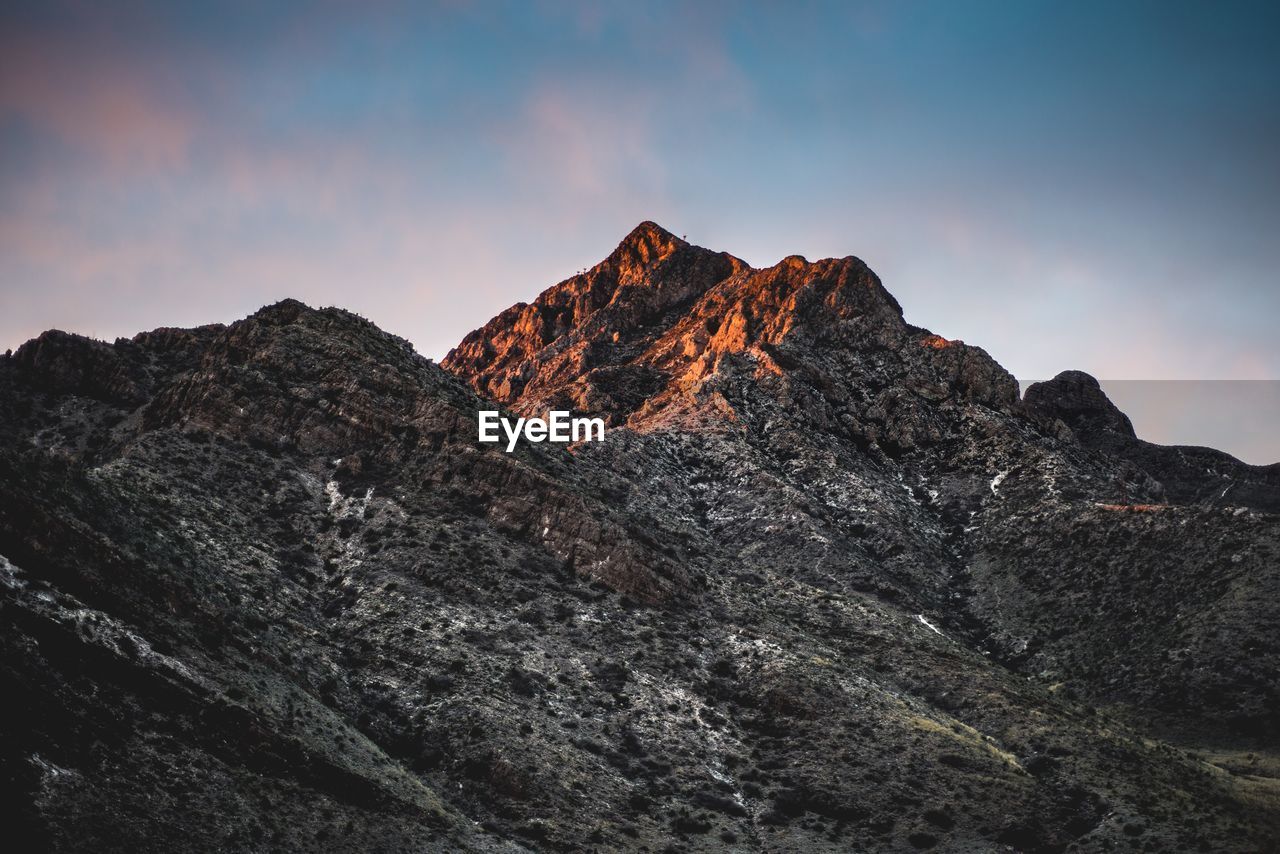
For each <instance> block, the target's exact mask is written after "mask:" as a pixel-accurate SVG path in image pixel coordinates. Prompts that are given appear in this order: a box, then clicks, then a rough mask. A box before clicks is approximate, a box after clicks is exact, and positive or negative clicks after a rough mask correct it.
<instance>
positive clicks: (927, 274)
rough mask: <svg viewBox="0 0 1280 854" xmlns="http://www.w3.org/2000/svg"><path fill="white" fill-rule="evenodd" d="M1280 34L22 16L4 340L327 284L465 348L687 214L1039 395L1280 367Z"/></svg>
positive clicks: (1039, 27)
mask: <svg viewBox="0 0 1280 854" xmlns="http://www.w3.org/2000/svg"><path fill="white" fill-rule="evenodd" d="M1278 36H1280V5H1277V4H1274V3H1246V2H1222V3H1207V2H1206V3H1200V2H1196V3H1184V2H1176V0H1166V2H1080V0H1077V1H1076V2H1061V3H1046V2H1037V0H1001V2H988V0H946V2H893V3H880V2H856V1H855V2H841V3H829V4H824V3H799V2H797V3H768V4H765V3H760V4H752V3H732V4H731V3H712V2H703V3H699V2H685V3H663V2H644V3H635V2H629V3H616V4H615V3H573V2H564V3H561V2H550V0H526V2H518V3H496V2H475V3H471V2H462V1H461V0H454V2H442V3H411V4H410V3H406V4H397V3H390V2H368V3H341V2H323V3H315V4H306V5H302V4H289V3H279V2H276V3H237V2H224V3H218V4H208V3H183V2H178V0H171V1H170V2H163V3H151V4H148V3H131V2H113V3H109V4H103V3H94V2H78V3H62V2H56V0H55V2H39V3H13V2H3V3H0V349H3V348H6V347H16V346H18V344H20V343H21V342H22V341H23V340H26V339H27V338H30V337H33V336H34V335H36V334H38V333H39V332H40V331H42V330H44V329H46V328H61V329H66V330H69V331H74V332H79V333H83V334H88V335H93V336H95V337H99V338H105V339H108V340H110V339H113V338H115V337H116V336H130V335H132V334H134V333H135V332H138V331H140V330H143V329H150V328H154V327H157V326H191V325H199V324H202V323H209V322H229V321H232V320H234V319H237V318H239V317H242V316H244V315H246V314H248V313H250V312H252V311H254V310H255V309H257V308H258V307H260V306H262V305H264V304H266V303H268V302H272V301H275V300H278V299H281V298H284V297H286V296H292V297H296V298H298V299H301V300H303V301H305V302H308V303H310V304H313V305H339V306H342V307H345V308H349V309H351V310H354V311H357V312H359V313H361V314H363V315H365V316H367V317H369V318H370V319H372V320H374V321H375V322H376V323H378V324H379V325H380V326H382V327H383V328H385V329H387V330H388V331H391V332H394V333H396V334H399V335H402V336H404V337H406V338H408V339H409V340H410V341H412V342H413V343H414V345H415V346H416V347H417V349H418V350H419V351H420V352H422V353H423V354H425V355H427V356H431V357H434V358H438V357H440V356H442V355H443V354H444V353H445V352H447V351H448V349H449V348H450V347H451V346H452V345H454V344H455V343H457V342H458V341H459V340H460V339H461V338H462V337H463V335H464V334H466V333H467V332H468V331H470V330H471V329H473V328H475V327H477V326H479V325H481V324H482V323H483V322H484V321H486V320H487V319H488V318H489V317H491V316H492V315H494V314H496V313H497V312H499V311H500V310H501V309H503V308H505V307H506V306H508V305H510V304H511V303H513V302H516V301H520V300H524V301H527V300H530V299H532V298H533V297H535V296H536V295H537V294H538V293H539V292H541V291H542V290H543V289H545V288H546V287H548V286H550V285H551V284H554V283H555V282H557V281H559V280H561V279H563V278H565V277H567V276H569V275H571V274H573V273H575V272H577V271H578V270H580V269H582V268H584V267H589V266H591V265H592V264H594V263H596V262H597V261H599V260H600V259H602V258H603V257H604V256H605V255H607V254H608V253H609V252H610V251H611V250H612V248H613V247H614V246H615V245H616V244H617V242H618V241H619V240H620V239H621V238H622V237H623V236H624V235H625V234H626V233H627V232H628V231H629V230H630V229H631V228H632V227H634V226H635V225H636V224H637V223H639V222H640V221H642V220H645V219H652V220H654V221H656V222H658V223H660V224H662V225H664V226H665V227H667V228H668V229H670V230H671V231H673V232H675V233H676V234H679V235H687V237H688V239H689V240H690V241H692V242H694V243H698V244H700V245H703V246H707V247H710V248H713V249H717V250H725V251H729V252H732V253H733V254H735V255H737V256H739V257H741V258H744V259H745V260H746V261H748V262H749V263H751V264H753V265H755V266H768V265H771V264H773V263H776V262H777V261H778V260H780V259H781V258H783V257H785V256H787V255H791V254H802V255H805V256H806V257H808V258H810V259H816V258H821V257H827V256H844V255H851V254H852V255H857V256H858V257H860V258H862V259H863V260H864V261H866V262H867V263H868V264H869V265H870V266H871V267H872V269H874V270H876V271H877V273H879V275H880V276H881V278H882V279H883V281H884V282H885V285H886V287H888V289H889V290H890V291H891V292H892V293H893V294H894V295H895V296H896V297H897V298H898V300H899V301H900V302H901V303H902V305H903V307H904V310H905V312H906V316H907V319H908V320H909V321H911V322H913V323H916V324H919V325H922V326H926V327H928V328H930V329H932V330H933V331H935V332H937V333H939V334H942V335H945V336H947V337H949V338H961V339H964V340H965V341H967V342H969V343H973V344H978V345H980V346H982V347H984V348H985V349H986V350H988V351H989V352H990V353H991V354H992V355H993V356H994V357H995V358H996V359H997V360H998V361H999V362H1000V363H1001V364H1003V365H1004V366H1005V367H1007V368H1008V369H1009V370H1010V371H1012V372H1013V373H1014V374H1015V375H1016V376H1017V377H1019V378H1020V379H1023V380H1029V379H1040V378H1047V377H1051V376H1053V375H1054V374H1056V373H1058V372H1059V371H1061V370H1065V369H1080V370H1085V371H1088V372H1090V373H1092V374H1094V375H1095V376H1098V377H1100V378H1103V379H1112V380H1174V379H1177V380H1221V379H1234V380H1280V348H1277V347H1276V346H1275V343H1274V332H1273V328H1274V326H1275V324H1276V320H1277V318H1280V280H1278V277H1280V273H1278V272H1277V271H1280V239H1278V237H1280V51H1277V50H1275V48H1274V45H1275V42H1276V39H1277V37H1278ZM1135 420H1138V419H1136V418H1135ZM1276 458H1277V459H1280V448H1277V453H1276Z"/></svg>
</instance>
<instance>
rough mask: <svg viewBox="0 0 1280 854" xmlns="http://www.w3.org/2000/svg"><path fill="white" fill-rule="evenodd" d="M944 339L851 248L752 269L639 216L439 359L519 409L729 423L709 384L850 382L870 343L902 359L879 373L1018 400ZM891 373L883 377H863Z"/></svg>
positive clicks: (980, 356) (998, 374)
mask: <svg viewBox="0 0 1280 854" xmlns="http://www.w3.org/2000/svg"><path fill="white" fill-rule="evenodd" d="M941 340H942V339H939V338H937V336H930V335H929V334H928V333H927V332H926V331H925V330H920V329H916V328H915V327H911V326H909V325H908V324H907V323H906V322H905V321H904V320H903V316H902V308H901V306H899V305H898V303H897V301H896V300H895V299H894V298H893V296H892V295H891V294H889V292H888V291H886V290H885V289H884V287H883V285H882V284H881V282H880V280H879V278H878V277H877V276H876V275H875V273H873V272H872V271H871V270H870V268H868V267H867V265H866V264H864V263H863V262H862V261H861V260H859V259H858V258H855V257H852V256H848V257H844V258H827V259H822V260H819V261H813V262H810V261H807V260H805V259H804V258H803V257H801V256H799V255H792V256H788V257H787V258H784V259H783V260H782V261H780V262H778V263H777V264H775V265H774V266H772V267H767V268H764V269H755V268H752V267H750V266H749V265H748V264H746V263H745V262H744V261H742V260H741V259H738V258H736V257H734V256H732V255H730V254H728V253H724V252H719V253H717V252H712V251H711V250H708V249H704V248H702V247H698V246H693V245H691V244H689V243H687V242H685V241H683V240H680V239H678V238H676V237H675V236H674V235H672V234H671V233H670V232H668V231H666V230H665V229H663V228H661V227H660V226H658V225H656V224H654V223H652V222H643V223H641V224H640V225H639V226H637V227H636V228H635V229H634V230H633V231H632V232H631V234H629V235H628V236H627V238H626V239H625V240H623V242H622V243H621V244H620V245H619V247H618V248H617V249H616V250H615V251H614V252H613V253H612V254H611V255H609V257H608V258H606V259H605V260H604V261H603V262H601V263H600V264H598V265H597V266H596V267H593V268H592V269H591V270H589V271H588V272H587V273H585V274H582V275H579V276H575V277H573V278H571V279H568V280H566V281H564V282H561V283H560V284H558V285H556V286H554V287H552V288H550V289H548V290H547V291H545V292H544V293H542V294H541V295H540V296H539V297H538V298H537V299H536V300H534V302H533V303H531V304H527V305H526V304H518V305H516V306H513V307H512V308H510V309H508V310H506V311H504V312H503V313H501V314H499V315H498V316H497V317H495V318H494V319H493V320H491V321H490V322H489V323H487V324H486V325H485V326H483V327H482V328H480V329H478V330H476V331H475V332H473V333H471V334H470V335H468V336H467V337H466V339H464V340H463V342H462V344H461V345H459V346H458V348H456V349H455V350H453V351H452V352H451V353H449V355H448V356H447V357H446V358H445V359H444V361H443V362H442V365H443V366H444V367H445V368H446V369H448V370H450V371H452V372H454V373H455V374H457V375H459V376H461V377H463V378H464V379H466V380H467V381H468V382H470V383H471V384H472V385H473V387H474V388H476V390H477V391H478V392H479V393H480V394H482V395H485V396H488V397H493V398H495V399H497V400H499V401H501V402H502V403H504V404H507V405H509V406H513V407H515V408H516V409H520V410H527V411H531V412H532V411H536V410H539V409H546V408H548V407H565V406H567V407H570V408H574V409H580V410H584V411H592V412H596V413H600V414H604V415H606V416H607V417H608V418H609V419H610V420H611V421H612V422H613V423H623V422H627V421H629V420H631V421H635V423H637V424H638V423H639V421H638V420H637V419H641V420H649V421H654V422H655V423H656V422H660V421H662V420H663V419H665V418H666V416H668V415H672V414H676V413H683V414H679V416H678V417H679V418H685V417H686V416H689V415H694V416H695V420H697V419H702V416H703V415H708V414H709V413H711V412H712V411H713V410H714V411H716V412H719V413H720V415H723V416H726V417H729V420H732V417H731V416H730V413H729V410H727V409H725V408H724V407H723V406H721V404H720V402H719V398H716V397H715V394H714V392H713V391H712V389H713V388H714V386H715V385H716V384H717V383H718V382H719V381H721V380H727V379H728V378H729V377H731V376H733V375H738V374H742V373H744V372H745V373H746V374H748V375H755V376H757V377H774V378H779V379H780V380H785V381H794V382H800V383H804V384H811V383H812V381H813V380H814V379H815V378H817V377H826V379H825V380H823V381H822V382H825V383H827V384H829V385H832V384H833V385H849V384H856V383H858V382H859V375H860V374H862V373H863V369H864V368H866V367H868V365H869V363H868V362H867V361H866V360H864V359H861V358H860V357H858V356H857V354H858V353H859V352H861V351H864V350H866V349H867V348H879V349H882V350H884V351H885V352H886V354H889V355H890V356H893V358H892V359H890V361H892V362H896V363H897V364H896V365H888V364H887V363H886V360H885V359H880V360H879V361H878V362H877V363H876V364H875V366H874V367H875V370H876V371H877V372H882V371H883V369H885V368H886V367H887V368H888V369H889V370H890V371H891V372H893V373H897V374H898V375H902V374H905V373H912V372H914V373H917V374H919V376H918V378H917V380H918V382H923V383H928V384H932V385H933V387H936V388H939V389H942V391H941V392H940V393H942V394H944V395H960V396H968V397H971V398H974V399H982V400H985V401H987V402H989V403H990V404H991V405H994V406H998V407H1003V406H1007V405H1011V404H1012V403H1013V402H1014V401H1015V400H1016V397H1017V392H1016V384H1015V383H1014V381H1013V378H1012V377H1010V376H1008V375H1007V373H1005V372H1004V371H1003V370H1002V369H1001V368H1000V367H999V366H998V365H996V364H995V363H994V362H993V361H991V359H990V358H989V357H987V356H986V354H985V353H984V352H982V351H981V350H979V349H977V348H974V347H968V346H965V345H963V344H961V343H959V342H946V346H945V347H943V346H939V344H938V343H937V342H939V341H941ZM841 354H843V355H841ZM842 360H843V361H842ZM819 362H826V363H827V364H825V365H821V366H819V364H818V363H819ZM837 362H840V364H837ZM916 363H921V364H919V365H917V367H919V368H920V370H918V371H917V370H916V369H915V368H913V367H911V365H913V364H916ZM924 363H927V364H924ZM863 379H864V380H865V379H866V378H865V377H863ZM891 380H892V377H891V375H890V374H886V375H885V376H883V377H880V378H879V379H877V380H875V381H874V382H872V383H869V385H871V386H873V387H877V388H884V387H886V386H889V385H892V384H893V383H892V381H891ZM863 385H864V386H865V385H868V383H865V382H864V383H863ZM880 408H881V407H873V409H876V410H877V411H878V410H879V409H880ZM699 411H701V413H702V415H697V412H699ZM703 420H705V419H703ZM722 420H723V419H722V418H720V417H719V416H716V417H713V418H711V421H722ZM882 432H883V431H882V430H880V429H878V428H877V429H872V430H871V431H870V433H871V435H870V436H864V437H862V439H864V440H866V441H875V438H874V437H876V436H879V435H880V434H881V433H882Z"/></svg>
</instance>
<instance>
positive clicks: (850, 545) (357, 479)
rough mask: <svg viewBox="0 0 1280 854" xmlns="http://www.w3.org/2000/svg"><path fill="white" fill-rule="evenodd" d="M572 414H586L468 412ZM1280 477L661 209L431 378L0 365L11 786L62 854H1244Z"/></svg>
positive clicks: (353, 352) (3, 680) (141, 348)
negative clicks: (693, 241)
mask: <svg viewBox="0 0 1280 854" xmlns="http://www.w3.org/2000/svg"><path fill="white" fill-rule="evenodd" d="M495 402H496V403H497V404H500V405H501V406H503V407H506V408H509V409H511V410H513V411H516V412H519V413H523V414H542V413H543V412H545V411H546V410H547V409H550V408H569V409H574V410H577V411H579V412H582V413H589V414H598V415H603V416H605V417H607V419H608V420H609V423H610V425H611V426H610V429H609V431H608V434H607V439H606V441H604V442H602V443H586V444H582V445H579V446H577V447H574V448H566V447H564V446H553V445H536V446H530V445H523V446H522V447H520V448H519V449H518V450H517V451H516V452H515V453H513V454H506V453H503V452H502V450H501V449H499V448H498V447H496V446H493V445H481V444H479V443H477V442H476V440H475V423H476V422H475V413H476V411H477V410H478V409H481V408H491V407H492V406H493V405H494V403H495ZM1278 506H1280V471H1278V470H1277V468H1276V467H1271V468H1269V469H1263V468H1255V467H1250V466H1246V465H1243V464H1242V463H1239V462H1238V461H1235V460H1233V459H1231V458H1230V457H1228V456H1226V455H1224V454H1220V453H1218V452H1212V451H1208V450H1206V449H1169V448H1161V447H1158V446H1153V445H1150V444H1148V443H1144V442H1142V441H1141V440H1139V439H1137V438H1136V437H1135V436H1134V435H1133V432H1132V429H1131V427H1130V426H1129V423H1128V419H1126V418H1125V417H1124V416H1123V414H1121V413H1120V412H1118V411H1117V410H1115V408H1114V407H1113V406H1111V404H1110V403H1109V401H1107V400H1106V398H1105V396H1104V395H1103V394H1102V392H1101V391H1100V390H1099V389H1098V387H1097V384H1096V383H1095V382H1093V381H1092V380H1091V378H1089V377H1087V376H1085V375H1083V374H1078V373H1066V374H1063V375H1061V376H1059V377H1058V378H1057V379H1055V380H1053V381H1051V382H1048V383H1043V384H1040V385H1037V386H1034V387H1033V388H1032V389H1030V390H1029V391H1028V393H1027V395H1026V397H1025V399H1024V400H1020V399H1019V396H1018V390H1017V384H1016V383H1015V381H1014V380H1013V378H1012V377H1011V376H1009V374H1008V373H1007V372H1006V371H1004V370H1003V369H1002V368H1001V367H1000V366H999V365H997V364H996V363H995V362H994V361H993V360H992V359H991V358H990V357H989V356H987V354H986V353H985V352H983V351H982V350H980V349H978V348H976V347H972V346H969V345H966V344H964V343H962V342H959V341H948V340H946V339H943V338H940V337H938V336H936V335H932V334H930V333H929V332H927V331H926V330H922V329H919V328H916V327H913V326H911V325H909V324H907V323H906V322H905V321H904V320H903V317H902V312H901V310H900V308H899V306H898V304H897V303H896V302H895V300H894V299H893V297H892V296H890V295H889V293H888V292H887V291H886V290H885V289H884V288H883V286H882V285H881V283H880V282H879V280H878V279H877V277H876V276H875V274H874V273H872V272H871V271H870V270H869V269H868V268H867V267H866V265H865V264H863V263H862V262H861V261H859V260H857V259H855V258H844V259H834V260H824V261H818V262H814V263H809V262H807V261H805V260H804V259H802V258H799V257H791V258H787V259H785V260H783V261H782V262H780V263H779V264H777V265H776V266H774V267H771V268H768V269H763V270H757V269H752V268H750V267H749V266H748V265H747V264H745V263H744V262H742V261H741V260H739V259H737V258H734V257H733V256H730V255H727V254H724V253H716V252H711V251H709V250H705V249H702V248H700V247H696V246H692V245H690V244H688V243H685V242H684V241H681V240H679V239H677V238H675V237H674V236H672V235H671V234H669V233H667V232H665V231H664V230H662V229H661V228H659V227H658V226H656V225H654V224H652V223H644V224H642V225H641V226H639V227H638V228H637V229H636V230H635V231H634V232H633V233H632V234H631V235H629V236H628V237H627V238H626V240H624V241H623V243H622V244H621V245H620V246H619V247H618V249H617V250H616V251H615V252H614V253H613V254H612V255H610V256H609V257H608V258H607V259H606V260H605V261H604V262H602V263H601V264H600V265H598V266H596V267H595V268H593V269H591V270H590V271H588V272H586V273H584V274H582V275H579V276H575V277H573V278H571V279H568V280H566V281H565V282H563V283H561V284H559V285H557V286H555V287H553V288H551V289H550V290H548V291H547V292H546V293H544V294H543V295H542V296H541V297H539V298H538V299H537V300H535V301H534V302H533V303H530V304H528V305H517V306H515V307H513V308H511V309H508V310H507V311H505V312H503V313H502V314H500V315H498V316H497V317H496V318H494V320H493V321H491V322H490V323H489V324H488V325H486V326H485V327H484V328H482V329H480V330H477V331H476V332H474V333H472V334H471V335H469V336H467V338H466V339H465V340H464V341H463V342H462V343H461V344H460V345H459V347H458V348H457V349H456V350H454V351H453V352H452V353H450V355H449V356H448V357H447V358H446V360H445V361H444V363H443V369H442V367H441V366H437V365H434V364H432V363H430V362H428V361H427V360H425V359H422V358H421V357H419V356H417V355H416V354H415V353H414V352H413V351H412V349H411V348H410V347H409V345H408V344H407V343H406V342H404V341H401V340H399V339H396V338H394V337H392V336H389V335H387V334H385V333H383V332H381V331H379V330H378V329H377V328H376V327H374V326H372V325H371V324H369V323H368V322H366V321H364V320H362V319H360V318H358V317H356V316H354V315H351V314H349V313H347V312H343V311H340V310H337V309H323V310H314V309H311V308H308V307H306V306H304V305H302V304H300V303H297V302H293V301H286V302H283V303H279V304H277V305H274V306H270V307H267V308H264V309H263V310H262V311H260V312H258V313H257V314H255V315H253V316H252V317H249V318H247V319H245V320H243V321H240V322H238V323H235V324H232V325H231V326H229V327H221V326H211V327H203V328H200V329H194V330H157V331H155V332H151V333H144V334H142V335H139V336H137V337H136V338H134V339H132V340H127V341H126V340H121V341H117V342H116V343H115V344H113V345H108V344H104V343H100V342H93V341H89V340H87V339H83V338H79V337H76V336H70V335H66V334H63V333H57V332H50V333H46V334H45V335H43V336H41V337H40V338H38V339H36V340H34V341H32V342H29V343H28V344H26V345H24V346H23V347H22V348H21V349H20V350H19V351H18V352H17V353H15V354H14V355H13V356H11V357H8V358H6V359H4V360H3V361H0V555H2V556H3V557H2V558H0V582H2V586H0V596H2V598H0V629H2V630H0V690H2V691H3V696H4V697H5V698H6V703H5V705H4V711H3V713H0V726H2V729H0V771H2V773H0V779H3V784H4V787H5V791H4V792H3V793H0V795H2V796H3V798H4V802H5V803H6V804H7V805H8V807H9V812H10V815H11V816H12V818H11V827H12V828H13V830H12V831H11V832H12V833H13V834H16V836H14V838H17V839H21V840H23V842H24V844H26V841H27V840H30V843H29V844H30V847H31V848H33V849H34V850H43V849H52V850H68V851H104V850H164V851H207V850H224V851H226V850H230V851H259V850H315V851H368V850H385V851H423V850H427V851H430V850H440V851H466V850H472V851H492V850H511V851H519V850H539V851H543V850H545V851H585V850H599V851H614V850H637V851H640V850H649V851H666V850H671V851H696V850H705V851H719V850H742V851H849V850H871V851H881V850H883V851H915V850H922V849H934V850H944V851H993V850H1018V851H1068V850H1071V851H1109V850H1115V851H1129V850H1169V851H1185V850H1206V851H1260V850H1267V849H1268V848H1269V847H1270V846H1271V844H1272V843H1273V841H1274V839H1276V838H1277V834H1278V833H1280V820H1278V817H1277V810H1278V800H1277V793H1278V789H1277V780H1276V774H1277V766H1276V753H1275V744H1276V737H1277V728H1278V727H1277V724H1278V723H1280V720H1278V719H1277V715H1278V712H1277V709H1280V697H1277V693H1278V683H1277V664H1278V656H1277V649H1276V640H1275V634H1274V626H1275V624H1276V622H1277V606H1276V602H1277V601H1280V600H1278V598H1277V594H1280V590H1278V589H1277V587H1278V579H1280V568H1278V567H1277V549H1278V548H1280V543H1278V542H1277V540H1278V538H1280V525H1278V524H1277V516H1276V515H1275V513H1276V510H1277V507H1278Z"/></svg>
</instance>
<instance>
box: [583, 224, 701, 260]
mask: <svg viewBox="0 0 1280 854" xmlns="http://www.w3.org/2000/svg"><path fill="white" fill-rule="evenodd" d="M688 245H689V243H688V242H687V241H684V240H681V239H680V238H679V237H676V236H675V235H674V234H672V233H671V232H669V231H667V230H666V229H665V228H663V227H662V226H660V225H658V224H657V223H656V222H653V221H651V220H645V221H644V222H642V223H640V224H639V225H637V226H636V227H635V228H633V229H631V232H630V233H629V234H628V235H627V236H626V237H624V238H623V239H622V242H621V243H619V244H618V248H617V249H614V250H613V252H612V253H610V255H609V257H608V258H607V259H606V260H605V261H604V262H603V263H606V264H607V263H615V264H623V263H631V264H639V265H649V264H653V263H656V262H657V261H660V260H662V259H663V258H666V257H668V256H670V255H671V254H672V253H673V252H675V251H676V250H677V249H680V248H682V247H685V246H688Z"/></svg>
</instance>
